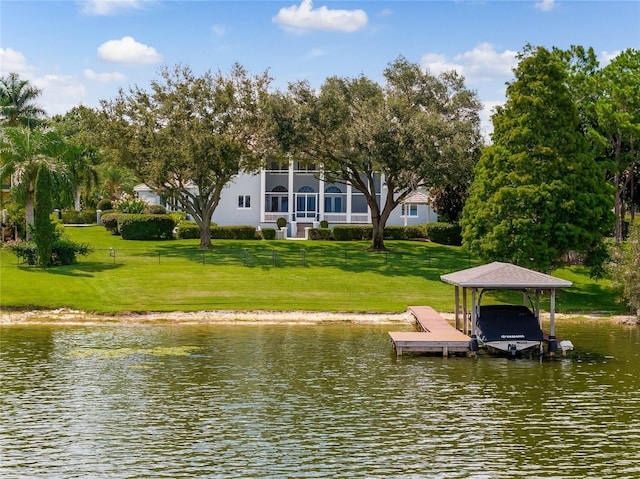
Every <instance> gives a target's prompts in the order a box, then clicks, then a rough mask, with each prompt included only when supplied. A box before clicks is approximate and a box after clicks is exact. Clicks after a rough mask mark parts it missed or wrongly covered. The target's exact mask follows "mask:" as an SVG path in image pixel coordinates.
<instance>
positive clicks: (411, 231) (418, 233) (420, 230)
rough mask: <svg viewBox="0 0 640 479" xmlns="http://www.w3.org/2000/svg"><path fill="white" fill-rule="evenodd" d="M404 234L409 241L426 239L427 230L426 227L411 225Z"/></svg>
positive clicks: (405, 229)
mask: <svg viewBox="0 0 640 479" xmlns="http://www.w3.org/2000/svg"><path fill="white" fill-rule="evenodd" d="M404 234H405V235H406V237H407V239H416V238H426V237H427V230H426V228H425V225H411V226H405V227H404Z"/></svg>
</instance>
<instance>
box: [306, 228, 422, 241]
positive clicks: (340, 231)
mask: <svg viewBox="0 0 640 479" xmlns="http://www.w3.org/2000/svg"><path fill="white" fill-rule="evenodd" d="M372 237H373V227H372V226H370V225H344V226H343V225H339V226H334V227H333V228H332V229H329V228H312V229H311V230H310V231H309V239H312V240H329V239H333V240H336V241H368V240H370V239H371V238H372ZM417 238H426V231H425V227H424V225H412V226H387V227H386V228H385V229H384V239H387V240H409V239H417Z"/></svg>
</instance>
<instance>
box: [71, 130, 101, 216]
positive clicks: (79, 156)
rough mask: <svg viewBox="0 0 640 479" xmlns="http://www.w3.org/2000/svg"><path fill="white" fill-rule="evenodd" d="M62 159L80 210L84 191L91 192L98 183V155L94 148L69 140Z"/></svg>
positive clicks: (75, 203)
mask: <svg viewBox="0 0 640 479" xmlns="http://www.w3.org/2000/svg"><path fill="white" fill-rule="evenodd" d="M62 161H63V162H64V165H65V173H66V176H67V178H68V180H69V181H70V182H71V185H72V188H73V197H74V198H73V204H74V208H75V210H76V211H80V200H81V197H82V193H83V192H84V193H85V194H86V195H88V194H90V193H91V189H92V188H94V187H95V186H96V185H97V184H98V178H99V176H98V170H97V166H98V156H97V154H96V151H95V149H93V148H89V147H85V146H84V145H78V144H75V143H71V142H68V143H67V144H66V146H65V150H64V155H63V160H62Z"/></svg>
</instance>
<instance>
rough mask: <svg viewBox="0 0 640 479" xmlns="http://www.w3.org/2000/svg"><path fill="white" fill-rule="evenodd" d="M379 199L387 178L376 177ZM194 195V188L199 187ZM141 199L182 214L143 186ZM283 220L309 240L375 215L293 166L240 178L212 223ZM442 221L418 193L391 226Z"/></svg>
mask: <svg viewBox="0 0 640 479" xmlns="http://www.w3.org/2000/svg"><path fill="white" fill-rule="evenodd" d="M375 180H376V182H377V185H376V191H377V192H378V193H377V194H378V197H380V192H382V191H383V188H386V186H385V185H384V177H383V176H377V177H376V179H375ZM194 189H195V187H194ZM134 190H135V191H136V192H137V194H138V196H139V197H140V198H142V199H144V200H146V201H147V202H148V203H150V204H162V205H163V206H166V207H167V209H168V210H170V211H171V210H176V211H179V210H180V206H179V205H172V204H167V203H166V202H164V201H163V200H162V199H161V198H159V197H158V196H157V195H156V194H155V193H154V192H153V190H151V188H149V187H148V186H146V185H144V184H142V185H138V186H136V187H135V188H134ZM280 217H283V218H285V219H286V220H287V224H288V225H289V231H288V234H289V235H291V236H304V231H305V230H304V228H305V227H309V226H317V225H318V223H319V222H320V221H322V220H326V221H327V222H328V223H329V225H330V226H334V225H338V224H370V223H371V212H370V210H369V207H368V206H367V202H366V200H365V197H364V195H363V194H362V193H360V192H359V191H358V190H356V189H355V188H352V187H351V185H349V184H346V185H345V184H341V183H327V182H325V181H324V180H323V179H322V175H321V174H320V171H319V170H317V169H316V168H315V166H306V165H304V164H301V163H298V162H295V161H294V162H291V163H290V164H289V166H284V167H281V166H278V165H273V166H271V167H270V168H268V169H263V170H261V171H260V172H259V173H257V174H254V175H249V174H240V175H238V176H237V177H236V178H235V180H234V181H232V182H231V183H229V184H228V185H227V187H226V189H225V190H224V192H223V193H222V196H221V198H220V204H219V205H218V208H217V209H216V211H215V213H214V214H213V218H212V221H213V222H215V223H217V224H218V225H255V226H256V227H258V226H260V227H274V226H275V223H276V220H277V219H278V218H280ZM434 221H437V215H436V214H435V213H434V212H433V209H432V208H431V205H430V204H429V203H428V195H427V194H426V193H425V192H416V193H414V194H412V195H410V197H409V198H407V201H406V202H405V203H404V204H402V205H400V206H399V207H398V208H396V209H395V210H394V211H393V213H392V214H391V216H390V217H389V220H388V221H387V225H400V226H402V225H404V226H407V225H414V224H424V223H429V222H434Z"/></svg>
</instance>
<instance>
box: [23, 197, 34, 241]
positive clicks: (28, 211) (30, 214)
mask: <svg viewBox="0 0 640 479" xmlns="http://www.w3.org/2000/svg"><path fill="white" fill-rule="evenodd" d="M25 216H26V218H27V224H26V230H25V238H26V240H27V241H29V240H31V239H33V234H31V228H32V227H33V224H34V217H35V214H34V211H33V193H32V192H29V193H27V204H26V207H25Z"/></svg>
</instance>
